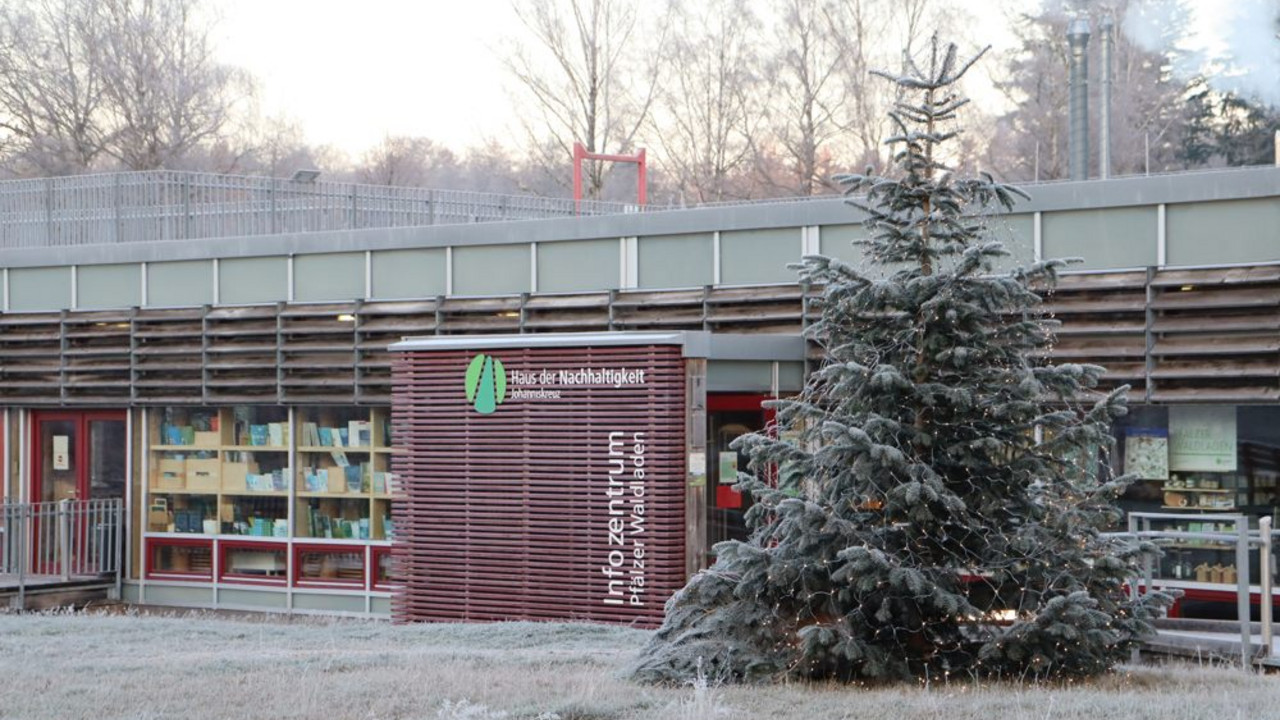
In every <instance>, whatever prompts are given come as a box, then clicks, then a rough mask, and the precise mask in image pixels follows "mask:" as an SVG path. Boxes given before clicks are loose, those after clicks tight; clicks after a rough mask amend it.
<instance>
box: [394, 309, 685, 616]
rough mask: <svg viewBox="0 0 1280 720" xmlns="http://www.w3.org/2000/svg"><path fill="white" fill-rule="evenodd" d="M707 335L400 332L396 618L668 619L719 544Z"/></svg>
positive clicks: (396, 379)
mask: <svg viewBox="0 0 1280 720" xmlns="http://www.w3.org/2000/svg"><path fill="white" fill-rule="evenodd" d="M709 344H710V343H709V340H708V335H707V334H706V333H696V332H678V333H600V334H595V333H587V334H579V333H566V334H546V335H507V336H490V337H475V336H471V337H430V338H421V339H407V340H405V341H403V342H400V343H397V344H395V345H393V346H392V348H391V349H392V350H393V351H394V352H396V353H397V354H396V360H395V364H394V370H393V402H392V405H393V410H392V414H393V432H394V433H395V436H396V444H397V446H398V447H399V448H401V451H400V453H399V454H397V455H396V456H395V458H394V460H393V467H394V471H395V473H396V476H397V477H398V478H399V479H400V482H401V487H402V493H403V497H402V499H401V500H400V501H399V502H398V503H397V507H396V509H395V523H396V544H395V546H394V547H393V554H394V557H395V558H396V561H397V574H398V577H399V582H400V583H401V589H400V591H399V592H398V593H397V595H396V598H395V600H394V602H393V607H394V613H395V616H396V618H397V619H399V620H401V621H419V620H510V619H529V620H535V619H536V620H548V619H577V620H589V621H602V622H615V623H628V624H634V625H638V626H656V625H657V624H659V623H660V622H661V620H662V608H663V604H664V602H665V601H666V599H667V598H668V597H670V596H671V594H672V593H674V592H675V591H676V590H678V589H679V588H680V587H681V586H682V585H683V584H684V581H685V579H686V577H687V576H688V573H689V572H690V571H691V570H696V569H697V567H698V566H699V565H700V563H701V562H702V558H703V556H704V553H705V525H704V518H705V513H706V507H705V487H704V485H703V483H702V482H701V480H700V479H702V478H705V467H704V466H705V460H704V458H705V455H702V454H701V452H702V450H703V449H704V447H705V445H704V444H705V437H704V436H705V397H706V396H705V385H704V382H703V380H704V378H705V372H706V360H705V358H706V356H707V349H708V347H709ZM691 458H692V462H690V459H691ZM691 471H692V472H691Z"/></svg>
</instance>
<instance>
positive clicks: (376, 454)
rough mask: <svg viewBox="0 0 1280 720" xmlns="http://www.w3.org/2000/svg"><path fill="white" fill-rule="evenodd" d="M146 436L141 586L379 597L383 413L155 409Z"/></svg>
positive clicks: (385, 446)
mask: <svg viewBox="0 0 1280 720" xmlns="http://www.w3.org/2000/svg"><path fill="white" fill-rule="evenodd" d="M146 427H147V454H148V470H147V492H146V513H145V526H144V530H145V533H144V537H145V542H146V550H145V551H144V552H145V557H146V563H145V566H146V576H147V578H148V579H151V580H167V581H181V582H188V583H190V582H196V583H200V582H205V583H208V582H213V583H218V584H222V583H230V584H240V585H254V586H264V585H265V586H277V585H278V586H292V587H295V588H303V587H308V588H320V589H329V590H336V591H347V592H350V591H352V590H362V591H365V590H378V591H385V590H386V589H387V588H386V583H387V581H388V575H387V568H388V567H389V564H388V563H389V561H388V553H387V551H388V550H389V548H388V547H387V545H388V542H389V541H390V540H392V538H393V537H394V526H393V523H392V521H391V502H392V498H393V495H394V492H395V490H396V483H395V478H394V476H393V475H392V473H391V458H392V455H393V452H394V451H393V449H392V444H391V432H390V411H389V410H387V409H385V408H361V407H342V406H303V407H293V408H289V407H279V406H230V407H220V408H184V407H173V408H169V407H161V408H152V409H149V410H148V415H147V425H146Z"/></svg>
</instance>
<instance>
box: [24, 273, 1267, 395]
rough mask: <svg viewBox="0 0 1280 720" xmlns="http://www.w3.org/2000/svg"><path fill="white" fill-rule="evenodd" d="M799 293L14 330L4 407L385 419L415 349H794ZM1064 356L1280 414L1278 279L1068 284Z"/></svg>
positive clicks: (300, 311)
mask: <svg viewBox="0 0 1280 720" xmlns="http://www.w3.org/2000/svg"><path fill="white" fill-rule="evenodd" d="M814 294H815V293H814V291H812V290H810V291H809V292H808V293H806V292H805V290H804V289H803V288H801V287H800V286H799V285H796V284H786V285H767V286H751V287H706V288H696V289H691V290H669V291H657V290H614V291H607V292H592V293H576V294H564V295H550V294H548V295H539V294H525V295H512V296H504V297H487V298H443V297H436V298H423V299H420V300H412V301H353V302H345V303H272V304H267V305H254V306H237V307H216V306H213V307H204V308H180V309H149V308H147V309H139V308H133V309H122V310H114V311H93V312H87V311H86V312H78V311H62V312H45V313H6V314H0V404H7V405H13V406H49V405H65V406H104V405H110V406H122V405H174V404H189V405H210V404H232V403H262V404H307V403H311V404H314V403H325V404H330V403H332V404H354V405H382V406H385V405H388V404H390V401H391V358H390V355H389V353H388V352H387V350H386V348H387V346H388V345H390V344H391V343H392V342H395V341H397V340H399V339H401V338H403V337H406V336H422V335H462V334H493V333H518V332H526V333H536V332H599V331H608V330H709V331H712V332H734V333H759V332H770V333H779V332H780V333H798V332H800V329H801V328H802V327H803V325H804V323H805V320H806V318H808V317H811V316H812V315H813V313H814V312H815V309H814V308H813V306H812V305H813V297H814ZM1044 309H1045V311H1046V312H1047V313H1048V314H1049V315H1050V316H1052V317H1054V318H1056V319H1057V320H1059V321H1061V323H1062V325H1061V328H1060V329H1059V333H1058V342H1057V344H1056V345H1055V346H1054V348H1053V350H1052V353H1051V356H1052V357H1053V358H1054V359H1056V360H1060V361H1069V362H1088V363H1096V364H1100V365H1103V366H1105V367H1106V368H1107V375H1106V381H1107V382H1108V383H1112V384H1117V385H1118V384H1121V383H1127V384H1129V385H1131V386H1132V387H1133V394H1132V395H1131V399H1132V401H1134V402H1155V403H1182V402H1227V403H1266V402H1280V266H1277V265H1254V266H1241V267H1223V268H1211V269H1194V270H1186V269H1178V270H1155V269H1148V270H1137V271H1126V272H1108V273H1088V274H1076V275H1066V276H1064V277H1063V278H1062V280H1061V282H1060V283H1059V285H1058V287H1057V288H1056V289H1055V290H1054V291H1053V292H1051V293H1049V294H1047V296H1046V298H1045V305H1044Z"/></svg>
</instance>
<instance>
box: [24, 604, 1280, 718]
mask: <svg viewBox="0 0 1280 720" xmlns="http://www.w3.org/2000/svg"><path fill="white" fill-rule="evenodd" d="M647 637H648V633H647V632H645V631H640V630H631V629H626V628H617V627H606V626H599V625H572V624H559V623H547V624H534V623H506V624H489V625H414V626H396V625H391V624H387V623H382V622H374V621H367V622H366V621H355V620H340V619H311V618H307V619H296V618H295V619H292V620H290V619H287V618H286V619H281V618H276V617H268V616H263V617H260V618H247V619H245V618H239V619H229V618H224V617H218V616H213V615H208V614H199V613H197V614H185V615H181V616H157V615H129V614H125V615H95V614H85V613H79V614H50V615H32V614H26V615H17V614H11V615H0V717H2V718H183V719H184V720H185V719H191V720H195V719H198V718H255V719H257V720H279V719H282V718H326V719H343V720H346V719H349V718H358V719H362V720H382V719H384V718H427V719H431V720H495V719H498V718H502V719H505V720H605V719H606V718H618V719H623V718H627V719H631V718H635V719H640V718H654V719H662V720H695V719H696V720H704V719H711V718H726V719H732V720H739V719H743V720H751V719H753V718H792V717H803V718H812V719H814V720H825V719H827V718H831V719H837V718H838V719H845V720H856V719H859V718H874V719H875V720H889V719H891V718H892V719H896V718H920V719H922V720H923V719H928V720H940V719H941V718H946V720H1006V719H1012V720H1021V719H1026V720H1031V719H1033V718H1034V719H1037V720H1040V719H1044V720H1055V719H1066V718H1089V719H1090V720H1099V719H1104V718H1126V719H1129V718H1133V719H1141V718H1153V719H1155V718H1158V719H1159V720H1182V719H1186V720H1202V719H1203V718H1215V719H1219V718H1220V719H1223V720H1229V719H1232V720H1233V719H1235V718H1242V719H1244V718H1269V717H1277V713H1280V710H1277V709H1276V707H1277V706H1276V698H1277V697H1280V678H1277V677H1264V676H1256V675H1247V674H1245V673H1243V672H1241V671H1240V670H1239V669H1236V668H1231V667H1215V666H1201V665H1163V666H1138V667H1127V668H1121V669H1120V670H1119V671H1117V672H1116V673H1114V674H1112V675H1109V676H1106V677H1103V678H1100V679H1098V680H1095V681H1092V682H1089V683H1084V684H1075V685H1059V686H1034V685H1029V684H1020V683H969V682H960V683H957V682H951V683H945V684H937V683H934V684H931V685H930V686H928V687H922V686H900V687H889V688H876V689H867V688H858V687H846V686H837V685H827V684H820V685H805V684H788V685H774V686H756V687H737V686H717V685H715V684H712V683H706V682H703V683H698V684H696V685H691V686H689V687H682V688H654V687H646V686H638V685H635V684H633V683H630V682H628V681H627V680H626V679H625V678H624V677H623V676H622V670H623V669H624V668H625V667H626V665H627V664H628V663H629V662H630V661H631V660H632V659H633V658H634V656H635V654H636V652H637V650H638V649H639V647H640V646H641V645H642V644H643V643H644V642H645V640H646V638H647Z"/></svg>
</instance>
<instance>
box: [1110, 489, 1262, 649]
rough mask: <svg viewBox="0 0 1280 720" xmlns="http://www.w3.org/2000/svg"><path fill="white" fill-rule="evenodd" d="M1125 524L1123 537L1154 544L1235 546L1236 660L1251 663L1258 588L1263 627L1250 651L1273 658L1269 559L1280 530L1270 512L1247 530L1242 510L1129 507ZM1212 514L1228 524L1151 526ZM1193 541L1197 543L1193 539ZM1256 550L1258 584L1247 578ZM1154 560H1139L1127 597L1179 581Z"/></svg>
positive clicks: (1215, 519)
mask: <svg viewBox="0 0 1280 720" xmlns="http://www.w3.org/2000/svg"><path fill="white" fill-rule="evenodd" d="M1128 519H1129V528H1128V532H1126V533H1119V534H1120V535H1124V536H1127V537H1131V538H1134V539H1139V540H1151V541H1153V542H1155V543H1156V544H1157V545H1160V544H1162V543H1161V541H1172V542H1183V543H1188V544H1196V543H1216V544H1218V545H1219V546H1220V547H1222V548H1223V549H1230V550H1233V551H1234V552H1235V568H1236V580H1235V593H1236V618H1237V619H1238V621H1239V624H1240V660H1241V662H1242V663H1243V665H1244V667H1245V668H1249V667H1250V651H1251V648H1252V646H1253V632H1252V617H1251V611H1250V608H1251V606H1252V594H1253V593H1254V592H1257V594H1258V620H1259V626H1260V630H1261V637H1260V641H1261V642H1260V643H1259V645H1260V647H1259V648H1258V652H1257V654H1256V655H1255V656H1254V657H1255V659H1257V660H1271V659H1272V658H1273V657H1274V653H1273V650H1274V645H1273V637H1274V627H1273V621H1274V620H1273V618H1272V605H1273V604H1274V602H1275V598H1274V597H1273V594H1272V585H1273V579H1274V578H1273V577H1272V574H1273V573H1274V572H1275V569H1274V567H1273V565H1272V547H1273V545H1274V542H1275V537H1276V535H1280V530H1277V529H1275V528H1273V527H1272V519H1271V518H1270V517H1263V518H1260V519H1259V521H1258V528H1257V529H1255V530H1251V529H1250V528H1249V518H1248V517H1247V516H1245V515H1212V516H1207V515H1192V514H1171V513H1146V512H1134V513H1129V516H1128ZM1206 520H1211V521H1212V523H1213V524H1214V525H1215V526H1216V525H1229V526H1230V529H1229V530H1226V531H1214V532H1205V531H1202V530H1200V531H1190V530H1180V529H1172V530H1171V529H1157V528H1155V527H1154V525H1155V524H1157V523H1165V522H1187V523H1191V522H1198V523H1203V522H1205V521H1206ZM1192 546H1193V547H1195V546H1196V545H1192ZM1255 549H1256V550H1257V551H1258V564H1257V568H1256V569H1257V576H1258V584H1257V585H1253V584H1252V583H1251V582H1250V578H1251V577H1252V575H1253V574H1254V567H1253V565H1252V563H1251V562H1250V561H1251V555H1250V553H1251V551H1253V550H1255ZM1155 569H1156V568H1155V562H1154V561H1153V559H1151V558H1147V559H1146V560H1145V561H1144V562H1143V569H1142V577H1141V578H1135V582H1131V583H1130V584H1129V592H1130V595H1131V597H1133V598H1134V599H1137V595H1138V592H1139V590H1140V588H1142V589H1155V588H1160V587H1169V588H1177V587H1179V586H1180V585H1181V583H1180V582H1177V581H1174V582H1170V581H1169V579H1168V578H1161V577H1157V576H1156V572H1155Z"/></svg>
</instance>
